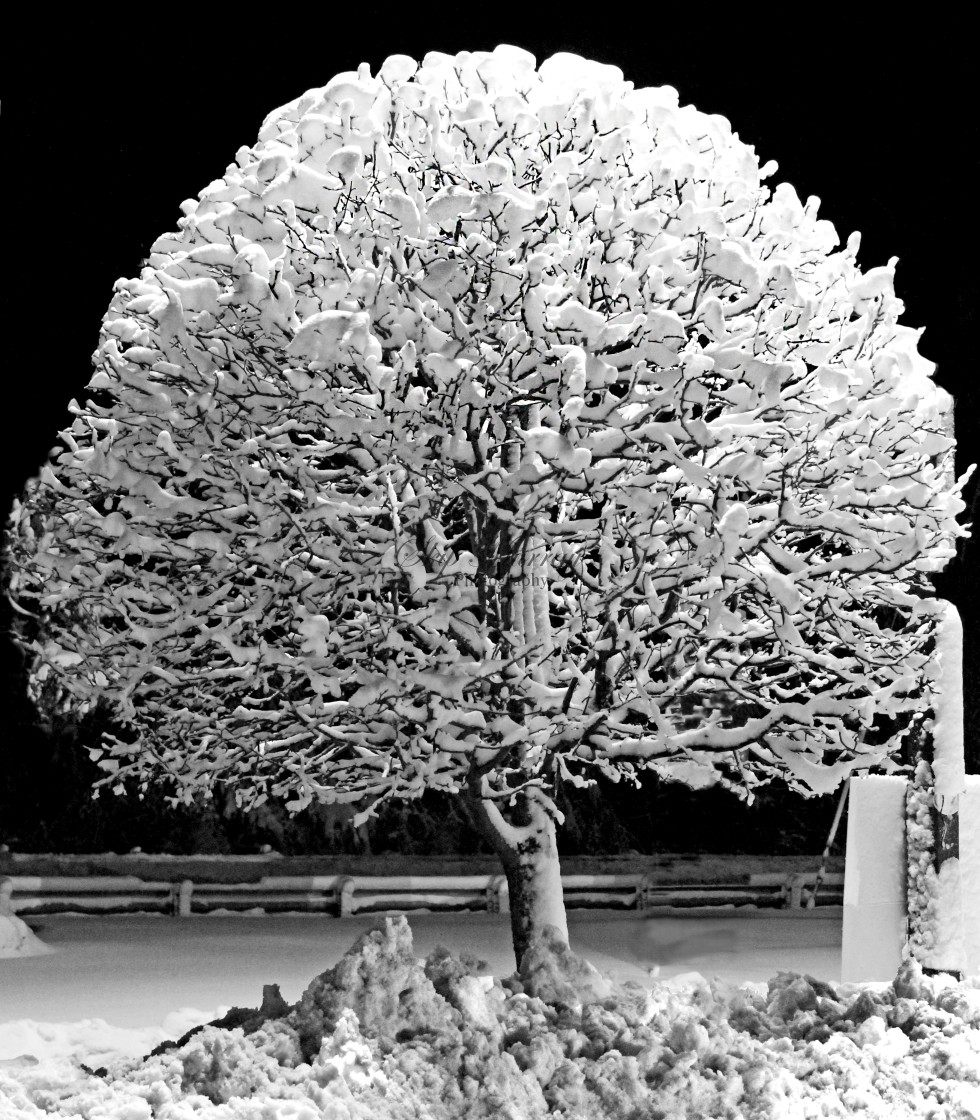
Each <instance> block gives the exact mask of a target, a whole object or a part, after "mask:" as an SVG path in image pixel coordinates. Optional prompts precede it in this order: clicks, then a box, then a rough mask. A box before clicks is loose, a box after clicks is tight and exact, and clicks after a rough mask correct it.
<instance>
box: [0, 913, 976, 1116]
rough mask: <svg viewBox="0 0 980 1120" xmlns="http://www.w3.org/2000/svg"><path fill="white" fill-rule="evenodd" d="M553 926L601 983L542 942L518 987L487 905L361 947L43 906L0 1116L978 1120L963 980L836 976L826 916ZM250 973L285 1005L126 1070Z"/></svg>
mask: <svg viewBox="0 0 980 1120" xmlns="http://www.w3.org/2000/svg"><path fill="white" fill-rule="evenodd" d="M569 919H570V921H569V925H570V937H571V943H572V949H573V950H574V951H575V952H577V953H579V954H580V955H581V956H583V957H585V958H587V959H588V960H589V961H591V962H592V963H593V964H594V965H595V966H596V967H597V968H598V970H599V974H601V976H597V975H596V974H594V973H591V972H589V971H588V970H587V969H583V968H581V966H579V965H576V964H575V962H569V961H567V960H566V961H563V960H562V959H561V954H560V953H557V954H556V953H553V952H552V953H549V952H543V953H542V955H541V958H540V959H539V960H538V962H537V964H536V965H535V966H534V967H532V968H530V969H527V968H526V969H525V970H524V972H522V974H521V976H520V978H517V977H515V975H514V963H513V958H512V955H511V950H510V937H509V928H508V920H507V918H506V916H502V915H493V914H484V913H474V914H416V915H412V917H411V935H412V936H413V937H414V941H413V942H412V941H410V940H409V938H410V935H409V932H408V929H407V927H405V926H404V925H403V924H401V923H399V922H397V921H396V922H394V923H393V924H391V925H390V926H389V927H388V928H387V931H386V932H384V933H376V934H373V935H371V936H370V937H368V938H367V939H366V940H365V941H364V942H363V943H361V944H360V945H359V947H358V949H357V952H355V953H353V954H352V953H349V952H348V950H350V947H351V943H352V942H353V941H354V940H355V938H357V937H358V935H359V934H360V933H362V932H363V931H367V930H370V929H371V928H372V927H374V926H376V925H377V924H378V918H377V917H374V918H372V917H370V916H363V917H355V918H348V919H343V920H337V919H332V918H328V917H322V916H320V917H313V916H307V915H304V916H299V915H297V916H281V917H261V918H260V917H230V916H229V917H199V918H191V919H184V920H176V919H171V918H164V917H159V918H157V917H148V916H129V917H111V918H76V917H70V916H61V915H59V916H51V917H45V918H41V919H37V920H34V921H33V924H35V926H36V927H37V928H38V930H39V932H40V934H41V937H42V938H43V939H44V940H45V941H46V942H47V943H48V944H49V945H50V946H51V947H52V948H54V949H55V950H56V951H55V952H53V953H51V954H49V955H44V956H36V957H25V958H12V959H8V960H0V1118H2V1120H9V1118H18V1120H20V1118H28V1117H35V1118H36V1117H40V1116H48V1115H57V1116H70V1117H81V1118H83V1120H147V1118H149V1117H160V1118H161V1120H190V1118H191V1117H194V1118H195V1120H232V1118H238V1117H242V1118H249V1120H315V1118H322V1117H328V1118H329V1120H351V1118H354V1120H360V1118H361V1117H364V1118H367V1117H370V1118H371V1120H389V1118H392V1120H394V1118H398V1120H401V1118H408V1117H413V1118H416V1117H417V1118H418V1120H422V1118H423V1117H425V1118H429V1117H432V1118H439V1120H442V1118H447V1120H448V1118H450V1117H453V1118H455V1117H481V1116H486V1117H488V1118H489V1117H501V1118H506V1117H511V1118H513V1120H535V1118H537V1117H541V1118H544V1117H554V1118H559V1117H561V1118H563V1120H572V1118H573V1117H576V1118H577V1117H579V1116H582V1117H584V1116H589V1117H590V1118H592V1117H595V1118H601V1117H606V1116H608V1117H617V1118H620V1117H625V1116H629V1115H631V1112H630V1110H631V1109H637V1110H638V1111H637V1112H636V1113H635V1114H636V1115H643V1116H660V1117H671V1118H673V1117H675V1116H676V1117H681V1116H690V1115H698V1114H700V1115H706V1116H712V1117H727V1118H730V1120H736V1118H740V1117H747V1118H748V1117H770V1116H774V1117H781V1116H788V1117H808V1116H827V1115H829V1116H841V1117H843V1116H851V1115H854V1114H855V1113H860V1112H861V1110H862V1109H864V1110H865V1111H864V1112H863V1113H862V1114H863V1115H867V1116H872V1117H875V1116H880V1117H885V1116H887V1117H888V1118H889V1120H898V1118H899V1117H932V1118H933V1120H940V1118H946V1120H974V1118H980V980H978V981H973V982H971V981H967V982H966V983H964V984H962V985H958V986H956V985H953V984H952V983H951V982H950V981H948V980H947V981H946V982H943V981H942V980H940V981H926V982H925V983H924V984H923V983H922V982H921V980H920V979H919V978H917V977H916V976H914V975H911V976H907V977H905V978H904V979H903V980H902V981H901V982H900V983H899V984H898V986H897V990H896V985H894V984H893V985H885V984H875V985H867V986H865V994H863V995H862V994H861V989H860V988H858V987H857V986H854V985H841V984H839V982H838V981H839V976H840V933H841V915H840V911H839V910H832V911H828V912H825V913H821V912H819V911H817V912H802V913H795V914H793V913H785V912H778V913H774V912H765V911H751V910H745V909H739V910H738V911H734V910H718V911H714V912H711V913H708V914H706V913H705V912H701V913H700V914H698V915H696V916H695V915H691V914H677V913H676V912H674V913H672V914H658V915H656V916H654V917H652V918H644V917H643V916H641V915H637V914H635V913H618V914H617V913H610V912H582V911H579V912H574V911H573V912H572V913H571V914H570V915H569ZM440 944H441V945H445V946H448V947H449V948H450V949H451V950H452V953H453V958H454V959H453V960H451V961H447V960H446V959H445V958H444V957H443V958H441V957H440V956H439V954H438V953H436V952H435V950H436V947H437V946H438V945H440ZM345 953H348V955H347V956H346V957H344V954H345ZM341 958H344V959H343V961H342V963H341V964H340V965H339V966H338V968H337V969H335V970H334V971H333V973H332V974H330V976H329V977H323V976H320V977H319V978H318V979H317V980H316V981H315V982H314V983H312V984H311V980H312V979H313V978H314V977H317V976H318V974H322V973H323V972H324V970H325V969H328V968H330V967H332V966H334V965H336V964H337V962H338V961H341ZM421 958H427V964H426V966H425V970H424V971H423V968H422V966H421V965H420V964H419V963H418V962H419V960H420V959H421ZM460 962H462V963H460ZM478 962H482V963H478ZM651 968H654V969H657V968H659V972H658V974H657V975H656V977H654V976H652V975H651V972H650V969H651ZM780 972H783V973H792V974H803V973H806V974H809V975H810V977H811V979H803V978H802V977H801V976H799V975H795V976H783V977H782V978H780V979H776V977H777V974H778V973H780ZM813 977H816V978H817V981H829V986H826V987H825V986H824V985H822V984H820V983H818V982H813V981H812V978H813ZM569 978H570V979H569ZM603 978H604V979H603ZM715 978H717V979H715ZM766 981H772V983H768V984H767V983H766ZM267 984H278V985H279V986H280V989H281V995H282V997H283V998H284V1000H285V1001H286V1003H287V1004H289V1005H293V1006H291V1007H290V1008H286V1006H285V1004H280V1003H279V1002H278V1001H277V1000H276V999H275V998H274V996H272V994H271V993H267V998H268V999H269V1000H271V1002H268V1003H267V1005H266V1012H267V1014H266V1015H265V1016H263V1017H264V1018H266V1019H269V1020H271V1021H267V1022H265V1023H264V1025H261V1026H260V1025H259V1023H258V1021H253V1022H248V1021H246V1022H245V1023H243V1024H241V1025H238V1026H235V1027H233V1028H230V1029H228V1028H220V1027H208V1028H206V1029H205V1030H204V1031H202V1032H200V1033H199V1034H196V1035H194V1036H192V1037H191V1038H190V1039H189V1040H188V1041H187V1042H185V1044H184V1045H183V1047H181V1048H180V1049H179V1050H174V1051H170V1052H168V1053H165V1054H163V1055H159V1056H156V1057H154V1058H151V1059H150V1060H148V1061H147V1062H139V1061H135V1059H139V1058H140V1057H141V1056H142V1055H146V1054H147V1053H148V1052H149V1051H150V1049H152V1048H153V1047H154V1046H156V1045H157V1044H158V1043H160V1042H162V1041H164V1040H165V1039H173V1038H175V1037H178V1036H179V1035H180V1034H182V1033H183V1032H184V1031H186V1030H188V1029H190V1028H191V1027H193V1026H195V1025H197V1024H200V1023H204V1022H207V1021H208V1020H211V1019H214V1018H217V1017H218V1016H219V1015H221V1014H224V1013H225V1012H226V1011H227V1010H228V1008H229V1006H231V1005H237V1006H241V1007H249V1008H257V1007H258V1006H259V1005H260V1003H262V1000H263V986H264V985H267ZM944 992H945V994H944ZM304 993H305V995H304ZM345 1008H348V1009H350V1008H353V1009H354V1010H355V1011H356V1014H355V1015H352V1014H351V1012H350V1011H349V1010H344V1009H345ZM127 1059H128V1063H127ZM82 1063H84V1064H85V1065H86V1066H88V1067H89V1068H90V1069H95V1068H98V1067H100V1066H108V1067H109V1076H107V1077H97V1076H94V1075H90V1074H87V1073H86V1072H85V1071H84V1070H83V1069H82V1068H81V1065H82ZM699 1110H700V1111H699Z"/></svg>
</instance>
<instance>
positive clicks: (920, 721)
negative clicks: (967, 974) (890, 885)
mask: <svg viewBox="0 0 980 1120" xmlns="http://www.w3.org/2000/svg"><path fill="white" fill-rule="evenodd" d="M923 608H924V613H927V614H931V615H932V616H933V618H934V621H935V649H934V652H933V658H932V665H931V666H930V672H929V675H928V680H929V688H928V694H929V699H930V702H931V707H932V713H931V718H927V717H925V716H920V717H917V718H916V720H915V722H914V725H913V727H912V729H911V737H912V746H913V755H914V757H915V760H916V761H915V768H914V772H913V775H912V778H911V780H910V781H909V785H908V790H907V794H906V839H907V851H908V869H909V874H908V906H907V912H908V943H907V951H908V953H909V955H910V956H912V957H914V958H915V960H917V961H918V962H919V964H921V965H922V966H923V970H924V971H928V972H951V973H953V974H955V975H957V976H962V974H963V971H964V961H965V942H964V924H963V923H964V912H963V895H962V886H961V876H960V861H959V855H960V850H959V809H960V797H961V795H962V794H963V793H964V792H965V790H966V767H965V758H964V749H963V625H962V622H961V620H960V616H959V612H958V611H957V609H956V607H955V606H954V605H953V604H952V603H949V602H946V601H945V600H941V599H939V600H926V602H925V603H924V604H923Z"/></svg>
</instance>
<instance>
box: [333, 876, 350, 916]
mask: <svg viewBox="0 0 980 1120" xmlns="http://www.w3.org/2000/svg"><path fill="white" fill-rule="evenodd" d="M334 896H335V898H336V900H337V913H338V914H339V915H340V917H341V918H346V917H347V916H348V915H349V914H353V913H354V880H353V878H352V877H351V876H350V875H341V877H340V878H339V879H338V880H337V882H336V884H335V885H334Z"/></svg>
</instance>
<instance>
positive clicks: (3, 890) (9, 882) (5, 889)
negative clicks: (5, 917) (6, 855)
mask: <svg viewBox="0 0 980 1120" xmlns="http://www.w3.org/2000/svg"><path fill="white" fill-rule="evenodd" d="M13 893H14V881H13V879H8V878H6V877H4V878H3V879H0V914H2V913H3V912H4V911H5V910H13V908H14V906H13V902H12V901H11V898H12V896H13Z"/></svg>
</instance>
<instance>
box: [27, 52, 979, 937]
mask: <svg viewBox="0 0 980 1120" xmlns="http://www.w3.org/2000/svg"><path fill="white" fill-rule="evenodd" d="M774 171H775V165H774V164H772V163H770V164H767V165H766V166H764V167H762V168H761V169H760V166H759V162H758V159H757V157H756V155H755V153H754V151H753V149H752V148H751V147H749V146H747V145H746V144H744V143H742V142H741V141H740V140H739V139H738V137H737V136H736V135H734V134H733V133H732V131H731V128H730V126H729V124H728V122H727V121H725V120H724V119H723V118H721V117H717V116H707V115H705V114H703V113H700V112H698V111H697V110H696V109H694V108H692V107H679V106H678V101H677V95H676V93H675V91H674V90H672V89H670V88H662V89H639V90H637V89H634V88H633V87H632V84H631V83H628V82H625V81H624V80H623V76H622V74H621V72H620V71H619V70H618V69H616V68H615V67H611V66H604V65H599V64H597V63H594V62H588V61H585V60H583V59H580V58H577V57H575V56H571V55H556V56H555V57H553V58H550V59H548V60H547V61H546V62H544V63H543V64H542V65H541V66H540V68H537V69H536V68H535V60H534V58H533V57H532V56H530V55H529V54H527V53H526V52H524V51H522V50H520V49H517V48H514V47H499V48H497V49H496V50H494V51H493V52H474V53H462V54H459V55H456V56H449V55H444V54H438V53H433V54H429V55H427V56H426V57H425V59H424V61H423V63H422V64H421V65H419V64H418V63H416V62H415V61H413V60H411V59H409V58H406V57H404V56H394V57H391V58H389V59H387V61H385V62H384V64H383V65H382V66H381V67H380V69H379V71H378V73H377V74H376V75H372V73H371V71H370V69H369V67H368V66H367V65H366V64H365V65H362V66H361V67H360V68H359V69H358V71H357V72H356V73H353V72H352V73H345V74H341V75H339V76H338V77H336V78H335V79H334V80H333V81H331V82H330V83H329V84H328V85H326V86H325V87H323V88H320V89H314V90H310V91H309V92H307V93H305V94H304V95H303V96H302V97H300V98H298V99H297V100H296V101H293V102H291V103H290V104H288V105H286V106H284V107H283V108H281V109H278V110H277V111H275V112H274V113H272V114H271V115H270V116H269V117H268V119H267V120H266V121H265V123H264V125H263V127H262V130H261V133H260V135H259V139H258V142H257V143H256V144H255V145H254V146H252V147H243V148H241V149H240V150H239V152H238V153H237V156H236V162H235V163H234V164H232V165H230V166H229V167H228V169H227V171H226V172H225V174H224V176H223V178H221V179H218V180H216V181H215V182H213V183H212V184H211V185H210V186H209V187H207V188H206V189H205V190H204V191H202V193H201V194H200V196H199V199H198V200H190V201H188V202H185V203H184V204H183V207H182V209H183V213H184V217H183V218H182V219H181V221H180V222H179V223H178V224H179V226H180V229H179V231H178V232H176V233H172V234H167V235H165V236H163V237H161V238H160V239H159V240H158V241H157V242H156V243H155V244H154V245H153V247H152V251H151V254H150V256H149V259H148V262H147V263H146V264H145V266H144V267H143V269H142V271H141V274H140V276H139V277H138V278H137V279H132V280H119V281H118V282H117V284H116V287H115V294H114V296H113V299H112V303H111V305H110V308H109V311H108V313H107V314H106V316H105V320H104V323H103V328H102V335H101V341H100V346H99V349H98V350H97V352H96V355H95V364H96V372H95V375H94V377H93V378H92V380H91V382H90V384H89V394H90V399H89V401H88V403H86V404H83V405H78V404H75V403H73V405H72V410H73V412H74V414H75V417H76V419H75V421H74V423H73V425H72V427H71V429H70V430H69V431H67V432H65V433H63V439H64V441H65V443H66V445H67V450H65V451H64V452H63V453H61V454H60V455H59V456H58V457H57V458H56V460H55V461H53V462H52V464H51V465H49V466H47V467H45V468H44V469H43V471H42V472H41V474H40V477H39V479H38V480H37V481H36V482H35V483H34V484H33V485H32V486H31V487H30V488H29V490H28V492H27V494H26V495H25V497H24V500H23V502H22V503H21V504H20V505H19V506H18V507H17V508H16V509H15V512H14V518H13V523H12V530H11V533H10V536H9V542H8V582H9V587H10V593H11V596H12V598H13V600H14V602H15V603H16V605H17V607H18V609H19V610H20V611H21V612H22V614H23V616H24V617H25V620H26V621H25V623H24V631H23V633H24V639H23V640H24V642H25V644H29V645H30V649H31V651H32V657H33V681H34V688H35V690H36V692H37V694H38V695H39V696H41V695H42V694H45V695H47V696H48V697H49V702H54V701H52V700H51V699H50V698H51V697H54V698H55V699H56V700H57V702H60V703H67V704H70V705H74V706H77V707H81V708H84V707H85V705H90V704H92V703H94V702H95V701H96V700H97V699H99V698H104V699H106V700H108V701H109V702H110V703H111V704H112V706H113V708H114V710H115V712H116V713H117V715H118V718H119V720H120V721H121V726H122V725H125V726H127V727H128V728H129V729H130V731H129V732H127V733H125V734H121V735H120V737H119V738H116V739H110V740H108V741H107V742H106V743H105V744H104V746H103V748H102V749H101V751H100V752H99V757H100V760H101V765H102V766H103V767H104V768H105V769H106V771H107V772H108V773H107V778H106V782H107V783H109V784H110V785H118V784H120V783H122V782H123V781H124V780H125V779H129V778H135V779H138V781H139V782H140V783H142V784H143V785H144V786H145V785H146V784H147V783H149V782H155V781H158V780H160V779H161V778H165V779H169V780H170V781H171V782H172V783H173V788H174V790H175V796H177V797H180V798H192V797H194V796H195V795H197V794H198V793H201V792H207V791H208V790H211V789H212V788H213V787H215V786H216V785H218V784H229V785H231V786H233V787H234V790H235V792H236V795H237V796H238V798H239V800H240V802H241V803H242V804H246V805H247V804H249V803H254V802H256V801H261V800H262V799H264V798H267V797H269V796H272V795H275V796H287V797H289V798H290V802H289V803H290V805H291V806H293V807H296V808H299V807H301V806H304V805H306V804H309V803H310V801H311V800H313V799H320V800H323V801H364V802H365V803H366V804H367V805H368V808H367V809H366V810H365V811H366V812H370V806H371V805H376V804H377V803H378V802H380V801H381V800H383V799H385V798H391V797H412V796H415V795H417V794H419V793H420V792H421V791H423V790H425V789H439V790H446V791H454V792H458V793H459V794H460V795H462V796H464V797H465V798H467V799H468V803H469V804H470V806H471V807H472V809H473V812H474V814H475V816H476V819H477V820H478V821H479V822H480V824H481V827H482V829H483V831H484V833H485V834H486V836H487V837H488V838H490V839H491V841H492V842H493V844H494V846H495V848H496V850H497V851H498V852H499V853H500V855H501V857H502V860H503V863H504V867H505V870H506V872H507V876H508V880H509V884H510V896H511V908H512V915H513V932H514V942H515V949H516V951H517V953H518V956H520V954H521V953H522V952H523V949H524V948H525V947H526V945H527V944H528V941H529V939H530V938H531V937H532V935H533V934H534V932H535V931H536V930H538V929H540V928H541V926H542V925H543V924H545V923H551V924H554V925H555V926H557V927H558V928H559V930H562V931H564V930H565V928H566V926H565V919H564V911H563V906H562V898H561V887H560V879H559V876H558V862H557V854H556V848H555V825H556V823H557V817H558V812H557V810H556V808H555V803H554V799H553V795H554V791H555V789H556V786H557V784H558V783H560V782H564V781H570V782H573V783H578V784H582V783H587V782H589V781H590V780H591V779H593V778H594V777H595V776H596V775H597V774H599V773H603V774H606V775H609V776H612V777H624V776H625V777H627V778H630V777H633V776H634V775H635V774H636V771H637V768H638V767H651V768H653V769H654V770H656V771H658V772H659V773H660V774H662V775H664V776H667V777H670V778H674V779H677V780H681V781H684V782H688V783H690V784H695V785H698V784H708V783H710V782H714V781H722V782H725V783H728V784H730V785H731V786H732V788H736V789H738V790H741V791H743V792H750V791H751V787H752V786H753V784H757V783H758V782H760V781H765V780H768V779H770V778H772V777H773V776H776V775H780V776H782V777H784V778H785V779H786V780H788V781H789V782H790V783H791V784H792V785H794V786H795V787H797V788H799V789H801V790H803V791H805V792H806V791H818V792H823V791H827V790H830V789H832V788H834V787H835V786H836V785H837V784H838V783H839V782H840V781H841V780H842V779H843V778H844V777H846V776H847V775H848V773H850V771H851V770H852V769H853V768H855V767H857V766H860V767H867V766H869V765H871V764H875V763H878V762H881V761H882V760H885V759H887V757H888V756H889V754H890V753H891V752H892V750H893V743H892V742H891V740H890V739H889V737H888V736H887V735H886V734H885V732H884V731H883V729H884V728H887V727H892V726H897V725H900V724H901V723H902V721H903V719H904V718H905V717H906V716H907V715H908V714H909V713H912V712H915V711H918V710H919V709H920V708H921V707H922V705H923V703H924V701H923V699H922V696H923V692H922V689H921V687H920V684H921V678H922V674H923V671H924V666H925V664H926V662H927V659H928V651H929V643H930V641H931V635H932V628H933V615H932V614H931V613H930V612H929V611H922V610H920V609H919V607H920V604H921V601H922V598H923V596H924V595H927V594H929V582H928V581H929V576H930V574H931V573H933V572H935V571H936V570H937V569H939V568H941V567H942V566H943V564H944V563H945V561H946V560H947V558H948V557H949V556H950V555H951V554H952V549H953V544H954V540H955V537H956V536H957V535H958V534H960V533H961V532H962V530H961V529H959V528H958V527H957V525H956V520H955V519H956V516H957V514H958V513H959V512H960V511H961V510H962V508H963V503H962V501H961V499H960V497H959V491H960V487H961V485H962V480H961V482H960V483H955V482H954V481H953V480H952V479H951V478H950V476H949V470H948V461H949V456H950V455H951V451H952V447H953V440H952V438H951V435H950V431H949V427H948V412H949V408H950V402H949V398H948V396H947V395H946V394H945V393H944V392H943V391H942V390H940V389H938V388H937V387H936V386H935V385H934V383H933V382H932V379H931V372H932V367H931V365H930V363H928V362H926V361H925V360H924V359H923V358H921V357H920V356H919V355H918V353H917V340H918V334H919V332H917V331H915V330H912V329H910V328H909V327H906V326H902V325H899V323H898V318H899V316H900V314H901V312H902V304H901V302H900V301H899V300H898V299H897V298H896V296H895V294H894V288H893V280H894V267H895V260H894V259H893V260H891V261H890V262H889V263H888V264H887V265H884V266H880V267H876V268H873V269H871V270H870V271H867V272H862V271H861V270H860V269H859V268H858V266H857V263H856V255H857V251H858V240H859V239H858V236H857V235H852V237H851V238H850V239H849V240H848V242H847V245H846V247H845V248H844V249H842V250H837V249H836V246H837V243H838V242H837V236H836V234H835V232H834V229H833V227H832V226H831V225H830V224H829V223H828V222H826V221H823V220H819V219H818V218H817V207H818V201H817V200H816V199H813V198H811V199H810V200H809V201H808V202H807V203H806V205H803V204H801V202H800V201H799V199H798V198H797V195H796V193H795V192H794V190H793V188H792V187H791V186H789V185H787V184H780V185H778V186H776V187H775V188H774V189H772V190H770V189H769V188H768V187H767V186H765V185H764V180H765V179H767V178H769V177H770V176H771V175H772V174H773V172H774Z"/></svg>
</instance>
